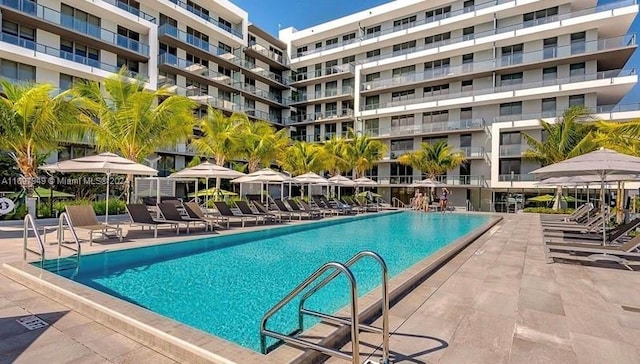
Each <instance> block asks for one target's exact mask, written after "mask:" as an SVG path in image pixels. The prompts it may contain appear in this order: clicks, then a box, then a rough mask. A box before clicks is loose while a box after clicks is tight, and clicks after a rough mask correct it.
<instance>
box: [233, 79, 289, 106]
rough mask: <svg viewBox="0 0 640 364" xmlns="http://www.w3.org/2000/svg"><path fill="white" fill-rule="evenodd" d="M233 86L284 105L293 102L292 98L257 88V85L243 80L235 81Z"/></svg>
mask: <svg viewBox="0 0 640 364" xmlns="http://www.w3.org/2000/svg"><path fill="white" fill-rule="evenodd" d="M232 86H233V87H235V88H237V89H240V90H243V91H245V92H247V93H249V94H251V95H255V96H257V97H260V98H262V99H265V100H269V101H272V102H275V103H278V104H280V105H283V106H287V105H289V103H290V102H291V100H289V99H288V98H286V97H282V95H278V94H276V93H273V92H270V91H267V90H263V89H260V88H257V87H256V86H253V85H248V84H246V83H243V82H235V83H233V84H232Z"/></svg>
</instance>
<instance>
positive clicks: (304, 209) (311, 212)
mask: <svg viewBox="0 0 640 364" xmlns="http://www.w3.org/2000/svg"><path fill="white" fill-rule="evenodd" d="M301 202H302V201H301ZM287 204H289V206H290V207H291V209H292V210H293V211H299V212H304V213H307V214H309V217H310V218H314V217H317V218H320V217H322V216H323V215H324V212H323V211H321V210H313V209H311V208H310V207H309V205H307V206H306V207H305V206H304V205H302V204H298V202H296V200H292V199H289V200H287ZM305 204H306V203H305Z"/></svg>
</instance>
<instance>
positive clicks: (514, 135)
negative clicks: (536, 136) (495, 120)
mask: <svg viewBox="0 0 640 364" xmlns="http://www.w3.org/2000/svg"><path fill="white" fill-rule="evenodd" d="M521 142H522V135H521V134H520V132H519V131H516V132H511V133H502V134H500V145H514V144H521Z"/></svg>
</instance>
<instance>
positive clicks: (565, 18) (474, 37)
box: [362, 0, 636, 64]
mask: <svg viewBox="0 0 640 364" xmlns="http://www.w3.org/2000/svg"><path fill="white" fill-rule="evenodd" d="M632 5H636V0H623V1H617V2H614V3H609V4H603V5H600V6H597V7H595V8H589V9H583V10H579V11H575V12H570V13H564V14H558V15H554V16H550V17H546V18H541V19H536V20H535V21H526V22H520V23H517V24H513V25H509V26H506V27H502V28H497V29H491V30H487V31H484V32H478V33H474V34H467V35H464V36H462V37H456V38H451V39H447V40H444V41H441V42H434V43H430V44H423V45H420V46H416V47H413V48H409V49H405V50H402V51H396V52H393V51H387V52H385V53H381V54H380V55H376V56H375V57H371V58H367V59H365V60H363V62H362V63H370V62H377V61H380V60H383V59H388V58H393V57H398V56H403V55H406V54H408V53H415V52H419V51H425V50H430V49H437V48H440V47H443V46H450V45H453V44H457V43H462V42H467V41H469V42H472V44H470V45H469V46H471V45H475V44H482V43H484V42H487V41H488V40H482V39H481V38H486V37H490V36H493V35H497V34H503V33H508V32H512V33H513V36H514V37H515V36H518V35H519V34H518V33H517V32H516V31H518V30H520V29H525V28H526V30H527V34H530V33H532V32H534V31H535V29H532V28H533V27H535V26H541V27H543V26H545V25H546V24H550V23H554V22H559V23H560V26H564V25H566V26H572V25H574V24H575V21H574V20H571V19H573V18H577V17H580V16H585V15H591V14H595V13H607V12H608V13H610V14H611V16H613V15H615V14H613V11H614V10H615V9H619V8H623V7H627V6H632ZM444 51H445V50H442V52H444ZM437 53H440V50H439V51H438V52H437ZM387 63H389V62H386V63H385V64H387Z"/></svg>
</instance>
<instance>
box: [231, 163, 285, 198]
mask: <svg viewBox="0 0 640 364" xmlns="http://www.w3.org/2000/svg"><path fill="white" fill-rule="evenodd" d="M285 182H295V180H294V179H293V178H291V177H289V176H287V175H285V174H282V173H280V172H278V171H274V170H273V169H271V168H263V169H261V170H258V171H255V172H252V173H249V174H247V175H245V176H242V177H239V178H236V179H233V180H231V183H260V184H263V183H264V184H267V186H268V185H269V183H278V184H284V183H285ZM240 188H241V189H240V195H241V196H242V185H241V186H240ZM280 191H281V195H282V190H280ZM280 197H282V196H280Z"/></svg>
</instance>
